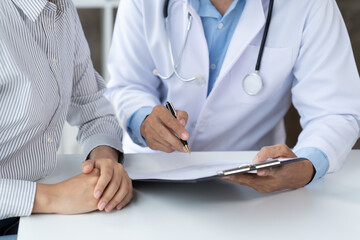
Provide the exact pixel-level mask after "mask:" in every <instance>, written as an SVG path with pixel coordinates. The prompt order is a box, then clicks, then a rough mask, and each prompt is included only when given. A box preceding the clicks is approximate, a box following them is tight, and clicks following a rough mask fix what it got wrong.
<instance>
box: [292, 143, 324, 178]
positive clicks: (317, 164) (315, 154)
mask: <svg viewBox="0 0 360 240" xmlns="http://www.w3.org/2000/svg"><path fill="white" fill-rule="evenodd" d="M295 154H296V156H298V157H303V158H306V159H308V160H309V161H310V162H311V163H312V164H313V166H314V168H315V171H316V173H315V176H314V178H313V179H312V180H311V182H310V183H312V182H313V181H314V180H316V179H319V178H321V177H323V176H324V175H325V174H326V173H327V171H328V169H329V160H328V158H327V156H326V154H325V153H324V152H323V151H321V150H320V149H318V148H313V147H306V148H301V149H299V150H297V151H296V152H295Z"/></svg>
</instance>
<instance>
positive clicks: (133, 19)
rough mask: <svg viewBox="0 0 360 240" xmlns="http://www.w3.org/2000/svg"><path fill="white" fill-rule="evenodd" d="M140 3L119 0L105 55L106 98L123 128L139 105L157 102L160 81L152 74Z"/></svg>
mask: <svg viewBox="0 0 360 240" xmlns="http://www.w3.org/2000/svg"><path fill="white" fill-rule="evenodd" d="M141 9H142V6H141V3H140V1H137V0H122V1H120V5H119V9H118V13H117V17H116V22H115V27H114V34H113V40H112V46H111V49H110V54H109V65H108V69H109V73H110V76H111V79H110V82H109V83H108V91H107V93H106V96H107V98H108V99H109V100H110V101H111V102H112V103H113V105H114V107H115V110H116V113H117V115H118V117H119V120H120V123H121V125H122V126H123V128H126V126H127V121H128V119H129V118H130V117H131V116H132V115H133V113H135V112H136V111H137V110H138V109H140V108H141V107H143V106H151V107H153V106H155V105H158V104H160V100H159V99H160V94H161V93H160V91H159V88H160V87H161V84H162V83H161V81H160V80H159V79H158V78H157V77H155V76H154V75H153V73H152V72H153V69H154V68H155V67H154V63H153V60H152V57H151V54H150V52H149V48H148V43H147V40H146V34H145V30H144V22H143V21H144V19H143V16H142V10H141Z"/></svg>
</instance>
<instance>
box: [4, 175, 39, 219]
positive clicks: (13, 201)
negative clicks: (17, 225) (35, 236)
mask: <svg viewBox="0 0 360 240" xmlns="http://www.w3.org/2000/svg"><path fill="white" fill-rule="evenodd" d="M35 193H36V183H35V182H29V181H21V180H13V179H0V219H5V218H12V217H24V216H30V215H31V213H32V209H33V207H34V200H35Z"/></svg>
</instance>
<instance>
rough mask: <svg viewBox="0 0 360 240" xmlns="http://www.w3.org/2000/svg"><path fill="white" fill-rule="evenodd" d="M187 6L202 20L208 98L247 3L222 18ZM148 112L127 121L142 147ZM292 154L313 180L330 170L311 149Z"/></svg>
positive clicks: (199, 2)
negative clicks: (303, 161)
mask: <svg viewBox="0 0 360 240" xmlns="http://www.w3.org/2000/svg"><path fill="white" fill-rule="evenodd" d="M190 4H191V5H192V7H193V8H194V9H195V10H196V12H197V13H198V15H199V16H200V17H201V21H202V24H203V28H204V33H205V38H206V42H207V45H208V49H209V84H208V95H209V94H210V92H211V90H212V88H213V86H214V84H215V82H216V79H217V77H218V75H219V73H220V70H221V67H222V64H223V62H224V59H225V55H226V52H227V49H228V46H229V44H230V41H231V39H232V36H233V33H234V31H235V28H236V26H237V24H238V22H239V19H240V17H241V15H242V12H243V10H244V7H245V4H246V0H234V1H233V2H232V4H231V5H230V6H229V8H228V10H227V11H226V13H225V14H224V16H222V15H221V14H220V13H219V11H218V10H217V9H216V8H215V7H214V6H213V5H212V3H211V2H210V0H190ZM151 111H152V107H149V106H145V107H142V108H140V109H139V110H138V111H136V112H135V113H134V114H133V115H132V116H131V117H130V118H129V120H128V124H127V130H128V133H129V135H130V137H131V139H132V140H133V141H134V142H135V143H137V144H139V145H141V146H147V144H146V141H145V139H144V138H143V137H142V136H141V133H140V127H141V124H142V122H143V121H144V119H145V118H146V116H147V115H149V114H150V113H151ZM295 154H296V155H297V156H298V157H304V158H307V159H309V160H310V161H311V162H312V164H313V165H314V167H315V170H316V174H315V176H314V179H313V180H315V179H318V178H320V177H322V176H324V175H325V174H326V172H327V170H328V168H329V161H328V159H327V156H326V155H325V154H324V153H323V152H322V151H320V150H319V149H317V148H312V147H308V148H303V149H299V150H298V151H297V152H295Z"/></svg>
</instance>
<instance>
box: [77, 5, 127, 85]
mask: <svg viewBox="0 0 360 240" xmlns="http://www.w3.org/2000/svg"><path fill="white" fill-rule="evenodd" d="M119 1H120V0H73V2H74V4H75V6H76V7H77V8H83V9H87V8H90V9H91V8H99V9H103V18H102V50H101V51H102V59H101V62H102V64H101V65H102V69H103V72H102V75H103V77H104V79H105V80H109V73H108V71H107V61H108V55H109V54H108V53H109V50H110V44H111V38H112V32H113V27H114V14H113V10H114V9H115V8H117V6H118V5H119Z"/></svg>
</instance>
